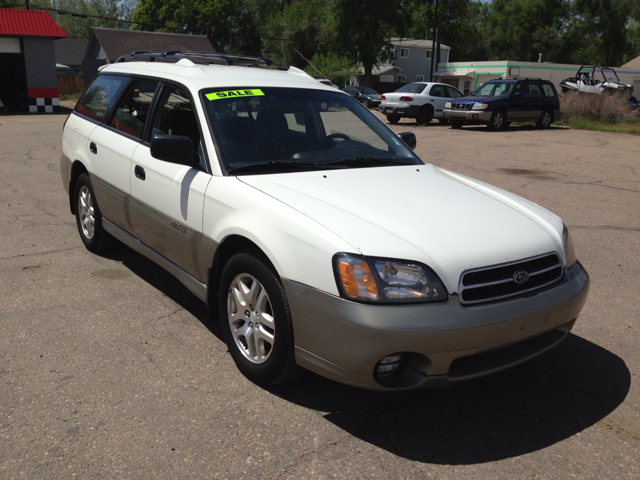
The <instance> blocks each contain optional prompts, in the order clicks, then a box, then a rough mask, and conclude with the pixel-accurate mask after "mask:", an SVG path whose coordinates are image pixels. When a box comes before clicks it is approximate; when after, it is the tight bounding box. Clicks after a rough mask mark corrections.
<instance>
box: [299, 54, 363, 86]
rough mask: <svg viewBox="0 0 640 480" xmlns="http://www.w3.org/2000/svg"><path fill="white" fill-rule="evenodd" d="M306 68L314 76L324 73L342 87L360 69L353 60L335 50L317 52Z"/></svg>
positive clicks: (323, 74)
mask: <svg viewBox="0 0 640 480" xmlns="http://www.w3.org/2000/svg"><path fill="white" fill-rule="evenodd" d="M304 70H305V71H306V72H307V73H308V74H309V75H311V76H313V77H317V76H319V75H322V76H323V77H325V78H328V79H329V80H331V81H332V82H333V83H335V84H336V85H338V86H340V87H342V86H344V85H346V84H347V83H348V82H349V81H350V80H351V78H353V77H355V76H357V75H358V73H359V71H360V70H359V69H358V67H356V66H355V64H354V63H353V62H352V61H351V60H349V59H348V58H346V57H342V56H340V55H339V54H337V53H333V52H329V53H327V54H321V53H316V54H315V55H314V56H313V58H312V59H311V60H310V61H309V65H308V66H307V67H306V68H305V69H304Z"/></svg>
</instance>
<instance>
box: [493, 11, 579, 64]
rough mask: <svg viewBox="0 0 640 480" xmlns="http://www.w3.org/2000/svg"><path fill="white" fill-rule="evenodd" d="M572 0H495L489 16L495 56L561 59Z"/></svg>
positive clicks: (515, 58) (535, 59) (526, 58)
mask: <svg viewBox="0 0 640 480" xmlns="http://www.w3.org/2000/svg"><path fill="white" fill-rule="evenodd" d="M569 16H570V3H569V0H494V1H493V3H492V4H491V7H490V11H489V15H488V17H487V22H488V25H487V32H488V38H489V51H490V56H491V57H492V58H502V59H509V60H520V61H537V60H538V58H539V57H538V56H539V54H542V58H543V59H545V61H558V60H559V59H560V58H559V57H561V56H562V51H561V49H560V48H558V46H559V45H560V44H561V39H562V35H563V33H564V31H565V29H566V26H567V22H568V19H569Z"/></svg>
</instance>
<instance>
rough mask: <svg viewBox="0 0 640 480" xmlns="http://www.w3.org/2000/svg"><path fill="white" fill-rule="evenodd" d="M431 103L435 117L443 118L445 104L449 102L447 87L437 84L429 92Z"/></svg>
mask: <svg viewBox="0 0 640 480" xmlns="http://www.w3.org/2000/svg"><path fill="white" fill-rule="evenodd" d="M429 97H430V98H429V102H428V103H430V104H431V105H432V106H433V110H434V117H436V118H440V117H442V110H443V109H444V104H445V103H446V102H448V101H449V92H448V91H447V86H446V85H442V84H435V85H433V86H432V87H431V90H429Z"/></svg>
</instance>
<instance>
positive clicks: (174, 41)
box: [85, 28, 216, 62]
mask: <svg viewBox="0 0 640 480" xmlns="http://www.w3.org/2000/svg"><path fill="white" fill-rule="evenodd" d="M96 41H97V42H98V43H99V44H100V46H101V47H102V49H103V50H104V53H105V55H106V56H107V58H108V59H109V62H115V61H116V60H117V59H118V58H119V57H121V56H122V55H128V54H130V53H131V52H135V51H137V50H147V51H151V52H153V51H156V52H157V51H160V52H163V51H165V50H191V51H196V52H215V51H216V50H215V48H213V46H212V45H211V42H210V41H209V39H208V38H207V37H206V36H205V35H184V34H181V33H161V32H143V31H139V30H117V29H115V28H94V29H93V31H92V32H91V38H90V39H89V45H88V46H87V50H86V53H85V58H90V57H88V54H89V52H91V51H92V50H93V49H92V48H91V47H92V44H93V43H94V42H96Z"/></svg>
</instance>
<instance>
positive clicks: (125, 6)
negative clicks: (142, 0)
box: [32, 0, 135, 39]
mask: <svg viewBox="0 0 640 480" xmlns="http://www.w3.org/2000/svg"><path fill="white" fill-rule="evenodd" d="M32 4H33V5H34V7H47V8H53V9H57V10H59V11H66V12H71V13H76V14H80V15H95V16H98V17H106V18H115V19H119V20H131V12H132V10H133V9H134V8H135V0H34V1H33V2H32ZM47 12H48V13H49V14H50V15H51V17H52V18H53V19H54V20H55V21H56V22H57V23H58V25H60V27H61V28H62V29H63V30H64V31H65V33H66V34H67V35H69V38H84V39H88V38H89V37H90V36H91V29H92V28H93V27H104V28H119V29H125V30H128V29H129V28H130V26H131V24H130V23H126V22H119V21H117V20H106V19H102V18H92V17H84V18H83V17H82V16H76V15H71V14H62V13H57V12H56V11H51V10H47Z"/></svg>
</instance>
